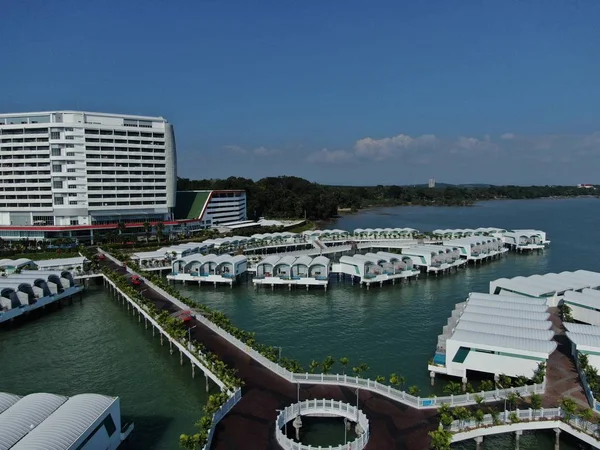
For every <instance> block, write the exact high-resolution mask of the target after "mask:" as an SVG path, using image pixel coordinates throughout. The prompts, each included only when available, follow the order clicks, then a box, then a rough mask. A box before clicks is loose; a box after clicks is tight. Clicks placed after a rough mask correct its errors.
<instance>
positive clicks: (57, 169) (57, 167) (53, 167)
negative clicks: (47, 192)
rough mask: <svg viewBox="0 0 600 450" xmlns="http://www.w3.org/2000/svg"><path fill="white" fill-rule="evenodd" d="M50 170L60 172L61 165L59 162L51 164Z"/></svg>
mask: <svg viewBox="0 0 600 450" xmlns="http://www.w3.org/2000/svg"><path fill="white" fill-rule="evenodd" d="M52 172H62V166H61V165H60V164H52Z"/></svg>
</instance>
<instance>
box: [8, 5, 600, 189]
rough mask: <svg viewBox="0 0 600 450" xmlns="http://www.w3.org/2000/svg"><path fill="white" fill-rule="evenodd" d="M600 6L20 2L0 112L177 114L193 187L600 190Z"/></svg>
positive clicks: (184, 165)
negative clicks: (274, 183)
mask: <svg viewBox="0 0 600 450" xmlns="http://www.w3.org/2000/svg"><path fill="white" fill-rule="evenodd" d="M598 23H600V2H596V1H592V0H590V1H575V0H570V1H566V0H563V1H554V0H545V1H536V0H528V1H519V0H503V1H497V2H482V1H470V0H462V1H460V2H448V1H447V0H445V1H436V0H432V1H429V2H414V1H410V2H408V1H407V2H405V1H400V0H396V1H376V0H373V1H366V0H365V1H353V0H344V1H340V0H335V1H332V0H319V1H312V0H303V1H296V0H274V1H270V0H255V1H246V0H243V1H241V0H240V1H234V0H231V1H226V0H197V1H191V0H189V1H188V0H179V1H166V0H128V1H113V0H104V1H80V0H60V1H47V0H21V1H19V2H5V4H4V5H3V6H2V9H1V10H0V38H1V42H2V43H3V45H2V62H3V64H2V67H1V70H0V83H1V85H2V89H0V111H1V112H17V111H33V110H47V109H83V110H92V111H94V110H99V111H106V112H118V113H130V114H145V115H161V116H163V117H165V118H167V119H168V120H169V121H170V122H172V123H173V124H174V125H175V127H176V134H177V146H178V158H179V175H180V176H183V177H189V178H222V177H227V176H244V177H250V178H260V177H263V176H276V175H297V176H302V177H305V178H308V179H310V180H313V181H317V182H323V183H331V184H379V183H381V184H411V183H422V182H426V181H427V179H428V178H430V177H435V178H436V179H438V180H440V181H446V182H456V183H463V182H464V183H470V182H490V183H498V184H506V183H516V184H559V183H566V184H573V183H579V182H590V183H600V175H598V173H599V172H598V167H600V120H599V119H600V58H599V56H600V27H599V26H598Z"/></svg>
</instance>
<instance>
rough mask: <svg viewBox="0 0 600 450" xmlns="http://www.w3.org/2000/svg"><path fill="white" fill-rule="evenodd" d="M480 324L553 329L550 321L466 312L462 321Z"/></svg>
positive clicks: (461, 318) (461, 317)
mask: <svg viewBox="0 0 600 450" xmlns="http://www.w3.org/2000/svg"><path fill="white" fill-rule="evenodd" d="M463 320H465V321H469V322H480V323H488V324H496V325H506V326H510V327H519V328H535V329H538V330H549V329H550V328H551V327H552V322H550V321H549V320H540V319H526V318H523V317H506V316H497V315H489V314H480V313H475V312H471V311H469V310H468V309H467V310H465V312H464V313H463V315H462V316H460V321H463Z"/></svg>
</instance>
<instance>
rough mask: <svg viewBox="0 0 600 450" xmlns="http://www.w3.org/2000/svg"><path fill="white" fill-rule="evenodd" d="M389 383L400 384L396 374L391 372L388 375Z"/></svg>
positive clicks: (395, 385)
mask: <svg viewBox="0 0 600 450" xmlns="http://www.w3.org/2000/svg"><path fill="white" fill-rule="evenodd" d="M390 384H391V385H392V387H397V386H398V385H399V384H400V380H399V379H398V375H397V374H395V373H393V374H391V375H390Z"/></svg>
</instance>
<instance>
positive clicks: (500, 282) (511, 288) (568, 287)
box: [490, 270, 600, 306]
mask: <svg viewBox="0 0 600 450" xmlns="http://www.w3.org/2000/svg"><path fill="white" fill-rule="evenodd" d="M586 288H587V289H598V288H600V273H597V272H590V271H589V270H576V271H575V272H561V273H547V274H545V275H532V276H529V277H514V278H499V279H497V280H494V281H490V294H495V295H516V296H520V297H531V298H545V299H548V304H549V306H558V302H559V301H560V300H561V299H562V296H563V295H564V294H565V292H567V291H582V290H583V289H586Z"/></svg>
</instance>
